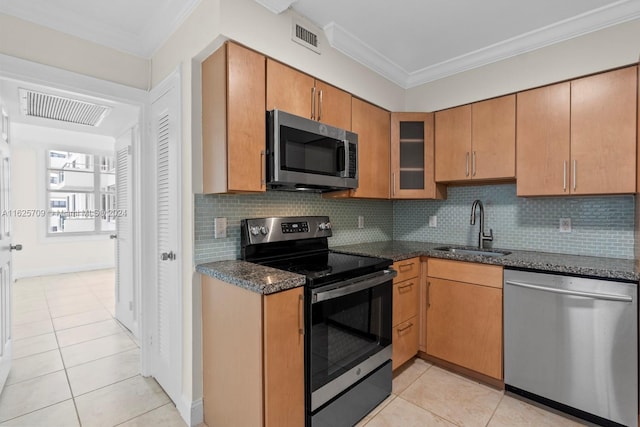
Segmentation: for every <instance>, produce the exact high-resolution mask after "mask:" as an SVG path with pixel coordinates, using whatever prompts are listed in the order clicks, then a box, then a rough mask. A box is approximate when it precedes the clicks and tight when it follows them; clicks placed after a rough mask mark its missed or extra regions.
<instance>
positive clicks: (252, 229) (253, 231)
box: [249, 226, 260, 236]
mask: <svg viewBox="0 0 640 427" xmlns="http://www.w3.org/2000/svg"><path fill="white" fill-rule="evenodd" d="M249 233H251V234H252V235H253V236H257V235H258V234H260V227H258V226H253V227H250V228H249Z"/></svg>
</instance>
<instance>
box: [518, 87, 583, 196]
mask: <svg viewBox="0 0 640 427" xmlns="http://www.w3.org/2000/svg"><path fill="white" fill-rule="evenodd" d="M570 93H571V90H570V83H569V82H565V83H559V84H555V85H551V86H545V87H541V88H538V89H533V90H528V91H525V92H520V93H518V94H517V108H516V117H517V119H516V126H517V128H518V134H517V137H516V147H517V149H516V153H517V154H516V158H517V160H516V165H517V171H518V172H517V173H518V176H517V193H518V196H551V195H562V194H568V193H569V172H570V171H569V168H570V165H569V161H570V138H571V131H570V123H571V118H570V114H571V107H570Z"/></svg>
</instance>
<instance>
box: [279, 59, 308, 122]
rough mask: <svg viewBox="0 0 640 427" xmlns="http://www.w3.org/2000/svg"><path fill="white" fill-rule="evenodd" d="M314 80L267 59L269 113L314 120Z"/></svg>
mask: <svg viewBox="0 0 640 427" xmlns="http://www.w3.org/2000/svg"><path fill="white" fill-rule="evenodd" d="M313 88H314V78H313V77H311V76H309V75H307V74H304V73H301V72H299V71H298V70H294V69H293V68H291V67H288V66H286V65H284V64H281V63H279V62H277V61H274V60H272V59H270V58H267V111H271V110H275V109H278V110H283V111H286V112H287V113H291V114H295V115H297V116H301V117H306V118H307V119H311V118H313V116H312V110H313V107H312V104H313V102H314V93H313Z"/></svg>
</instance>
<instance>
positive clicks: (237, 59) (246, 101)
mask: <svg viewBox="0 0 640 427" xmlns="http://www.w3.org/2000/svg"><path fill="white" fill-rule="evenodd" d="M264 64H265V57H264V56H262V55H260V54H258V53H256V52H254V51H252V50H249V49H246V48H244V47H242V46H239V45H237V44H235V43H226V44H225V45H224V46H223V47H222V48H220V49H218V50H217V51H216V52H214V53H213V54H212V55H211V56H210V57H208V58H207V59H206V60H205V61H203V63H202V116H203V120H202V161H203V165H202V169H203V171H202V175H203V177H202V179H203V192H204V193H229V192H260V191H265V189H266V188H265V183H264V173H265V164H264V162H265V158H264V149H265V135H266V124H265V119H264V114H265V111H264V97H265V65H264Z"/></svg>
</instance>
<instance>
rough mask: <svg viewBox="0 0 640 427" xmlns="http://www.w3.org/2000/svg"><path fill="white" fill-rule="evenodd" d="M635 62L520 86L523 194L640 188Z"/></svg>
mask: <svg viewBox="0 0 640 427" xmlns="http://www.w3.org/2000/svg"><path fill="white" fill-rule="evenodd" d="M637 73H638V71H637V67H636V66H633V67H627V68H623V69H619V70H614V71H610V72H606V73H602V74H597V75H593V76H589V77H584V78H581V79H577V80H573V81H571V82H564V83H558V84H555V85H551V86H545V87H541V88H538V89H533V90H530V91H526V92H521V93H519V94H518V107H517V110H518V119H517V127H518V138H517V139H518V142H517V152H518V154H517V156H518V162H517V163H518V164H517V167H518V184H517V193H518V195H519V196H548V195H569V194H576V195H578V194H627V193H634V192H635V191H636V180H637V177H636V159H637V147H636V135H637V131H638V129H637V114H638V106H637V91H638V75H637Z"/></svg>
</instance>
